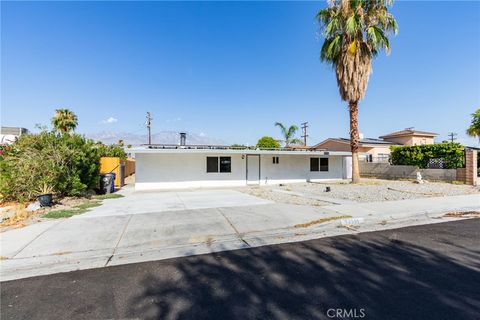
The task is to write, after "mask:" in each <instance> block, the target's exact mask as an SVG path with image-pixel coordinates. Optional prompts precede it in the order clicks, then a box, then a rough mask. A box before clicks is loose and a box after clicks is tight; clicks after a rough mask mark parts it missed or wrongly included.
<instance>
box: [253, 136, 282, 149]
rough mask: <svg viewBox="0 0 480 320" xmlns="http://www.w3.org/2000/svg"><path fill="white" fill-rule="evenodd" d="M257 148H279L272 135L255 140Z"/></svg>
mask: <svg viewBox="0 0 480 320" xmlns="http://www.w3.org/2000/svg"><path fill="white" fill-rule="evenodd" d="M257 148H262V149H278V148H280V143H278V141H277V140H275V139H274V138H272V137H268V136H265V137H262V138H260V139H259V140H258V142H257Z"/></svg>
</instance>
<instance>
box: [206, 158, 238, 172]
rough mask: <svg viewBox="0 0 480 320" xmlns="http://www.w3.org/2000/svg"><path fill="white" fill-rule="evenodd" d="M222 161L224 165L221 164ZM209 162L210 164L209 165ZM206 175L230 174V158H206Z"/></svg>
mask: <svg viewBox="0 0 480 320" xmlns="http://www.w3.org/2000/svg"><path fill="white" fill-rule="evenodd" d="M222 161H224V163H223V164H222ZM209 162H211V163H209ZM206 165H207V168H206V169H207V173H231V172H232V157H219V156H216V157H215V156H213V157H207V158H206Z"/></svg>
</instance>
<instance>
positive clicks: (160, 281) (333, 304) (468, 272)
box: [1, 219, 480, 320]
mask: <svg viewBox="0 0 480 320" xmlns="http://www.w3.org/2000/svg"><path fill="white" fill-rule="evenodd" d="M479 318H480V219H471V220H461V221H455V222H447V223H438V224H433V225H424V226H416V227H408V228H402V229H395V230H387V231H379V232H371V233H363V234H359V235H348V236H337V237H331V238H323V239H317V240H311V241H305V242H298V243H288V244H281V245H272V246H265V247H258V248H252V249H243V250H236V251H226V252H219V253H214V254H206V255H197V256H189V257H183V258H175V259H169V260H162V261H154V262H146V263H138V264H127V265H121V266H115V267H107V268H99V269H91V270H83V271H75V272H69V273H61V274H54V275H48V276H41V277H34V278H26V279H21V280H15V281H7V282H2V283H1V319H2V320H6V319H422V320H423V319H479Z"/></svg>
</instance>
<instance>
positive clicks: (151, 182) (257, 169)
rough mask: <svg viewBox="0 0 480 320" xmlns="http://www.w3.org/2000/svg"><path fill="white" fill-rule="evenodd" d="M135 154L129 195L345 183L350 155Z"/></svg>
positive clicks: (167, 148)
mask: <svg viewBox="0 0 480 320" xmlns="http://www.w3.org/2000/svg"><path fill="white" fill-rule="evenodd" d="M129 151H130V152H132V153H134V154H135V162H136V164H135V166H136V168H135V171H136V172H135V189H136V190H152V189H178V188H198V187H225V186H228V187H232V186H245V185H250V184H252V185H265V184H279V183H291V182H306V181H322V180H330V179H347V178H351V166H352V161H351V153H350V152H349V151H345V152H328V151H315V150H298V151H295V150H291V149H290V150H259V149H256V150H252V149H243V150H238V149H231V148H229V147H225V146H190V145H147V146H143V147H138V148H132V149H130V150H129Z"/></svg>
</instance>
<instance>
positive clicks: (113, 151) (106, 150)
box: [95, 142, 127, 160]
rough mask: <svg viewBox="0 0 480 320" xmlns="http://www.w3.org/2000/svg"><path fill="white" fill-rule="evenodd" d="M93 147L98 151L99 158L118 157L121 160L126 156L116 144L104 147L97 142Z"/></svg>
mask: <svg viewBox="0 0 480 320" xmlns="http://www.w3.org/2000/svg"><path fill="white" fill-rule="evenodd" d="M95 147H96V148H97V149H98V153H99V155H100V157H118V158H120V159H122V160H125V159H127V154H126V153H125V150H123V147H122V146H120V145H118V144H112V145H108V146H107V145H104V144H103V143H101V142H97V143H96V144H95Z"/></svg>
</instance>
